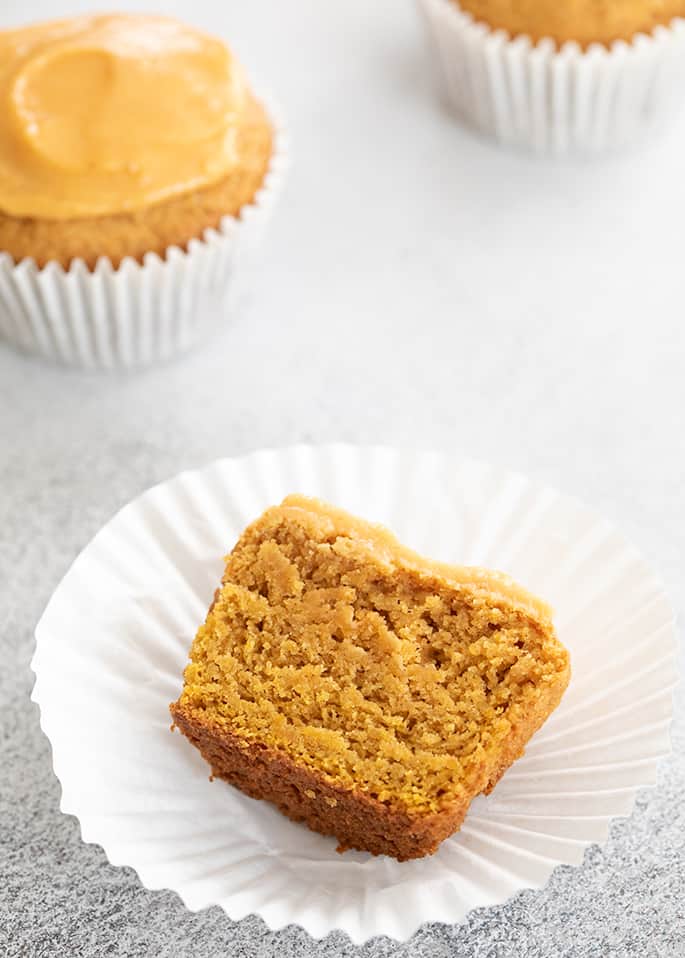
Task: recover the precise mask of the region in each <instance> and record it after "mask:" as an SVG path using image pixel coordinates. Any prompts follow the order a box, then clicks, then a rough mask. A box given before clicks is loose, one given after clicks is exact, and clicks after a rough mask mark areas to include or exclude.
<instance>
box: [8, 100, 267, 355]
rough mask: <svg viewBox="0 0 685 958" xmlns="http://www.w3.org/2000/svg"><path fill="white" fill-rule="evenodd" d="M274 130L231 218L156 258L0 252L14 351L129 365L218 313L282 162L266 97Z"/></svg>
mask: <svg viewBox="0 0 685 958" xmlns="http://www.w3.org/2000/svg"><path fill="white" fill-rule="evenodd" d="M269 113H270V116H271V118H272V122H273V123H274V126H275V130H276V135H275V141H274V149H273V155H272V158H271V163H270V166H269V169H268V171H267V175H266V177H265V180H264V183H263V185H262V187H261V188H260V189H259V191H258V192H257V194H256V195H255V197H254V199H253V200H252V202H251V203H250V204H248V205H247V206H245V207H243V209H242V210H241V211H240V217H239V218H237V217H234V216H226V217H224V219H223V220H222V221H221V223H220V225H219V227H218V228H217V229H207V230H205V231H204V233H203V235H202V237H201V238H197V239H192V240H191V241H190V242H189V244H188V248H187V250H183V249H180V248H179V247H177V246H172V247H170V248H169V249H168V250H167V251H166V254H165V256H164V258H162V257H161V256H159V255H157V253H147V254H146V255H145V256H144V258H143V262H142V263H139V262H138V261H137V260H134V259H131V258H129V257H126V258H125V259H124V260H122V262H121V264H120V265H119V266H118V268H116V269H115V268H114V267H113V266H112V263H111V262H110V261H109V259H106V258H102V259H100V260H98V262H97V264H96V266H95V269H93V270H90V269H89V268H88V266H87V265H86V264H85V262H84V261H83V260H79V259H77V260H74V261H72V263H71V264H70V266H69V269H67V270H65V269H64V268H63V267H62V266H61V265H60V264H59V263H56V262H53V263H48V264H47V265H46V266H44V267H43V268H42V269H41V268H39V267H38V266H37V265H36V263H35V262H34V261H33V260H32V259H25V260H22V261H21V262H20V263H15V262H14V260H13V259H12V257H11V256H9V255H8V254H7V253H0V338H3V339H5V340H6V341H7V342H9V343H11V344H12V345H14V346H16V347H17V348H19V349H21V350H22V351H24V352H28V353H34V354H38V355H40V356H42V357H44V358H46V359H50V360H55V361H57V362H61V363H63V364H68V365H72V366H81V367H84V368H129V367H136V366H145V365H150V364H153V363H155V362H160V361H164V360H168V359H171V358H173V357H174V356H177V355H179V354H181V353H183V352H185V351H187V350H188V349H190V348H192V346H194V345H195V344H197V343H198V342H200V341H201V340H202V339H203V338H205V337H206V336H207V335H208V334H209V333H210V332H211V330H212V329H213V328H214V327H216V326H217V325H219V323H221V322H222V321H225V320H226V318H227V317H228V315H229V314H230V310H231V308H232V306H233V304H234V303H235V301H236V299H237V297H239V295H240V294H241V293H242V291H243V290H244V289H245V285H246V280H248V279H249V275H250V273H251V267H252V265H253V264H254V252H255V250H256V248H257V246H258V244H259V240H260V238H261V235H262V230H263V228H264V225H265V223H266V221H267V220H268V217H269V215H270V213H271V210H272V207H273V202H274V198H275V196H276V195H277V193H278V191H279V188H280V186H281V183H282V179H283V174H284V170H285V166H286V143H285V132H284V127H283V124H282V123H281V121H280V120H279V117H278V112H277V111H275V110H274V109H273V108H272V107H271V106H269Z"/></svg>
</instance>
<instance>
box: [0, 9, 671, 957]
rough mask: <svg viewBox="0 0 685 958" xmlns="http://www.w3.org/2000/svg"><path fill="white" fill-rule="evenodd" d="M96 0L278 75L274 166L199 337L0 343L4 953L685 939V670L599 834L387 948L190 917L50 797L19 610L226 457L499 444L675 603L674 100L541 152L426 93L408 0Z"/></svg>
mask: <svg viewBox="0 0 685 958" xmlns="http://www.w3.org/2000/svg"><path fill="white" fill-rule="evenodd" d="M80 6H81V5H80V4H74V3H72V4H70V5H69V6H68V8H65V7H63V6H62V5H61V4H59V3H58V2H57V0H45V2H38V0H28V2H26V3H24V4H21V5H19V4H11V5H9V4H8V3H7V0H5V3H4V4H3V5H2V7H1V8H0V9H1V13H2V19H3V20H4V22H5V24H10V23H19V22H22V21H24V20H28V19H36V18H39V17H42V16H56V15H61V14H63V13H72V12H76V10H77V9H78V8H79V7H80ZM97 6H100V7H103V8H110V7H111V6H112V5H111V3H109V2H105V3H93V2H91V3H88V4H87V7H88V8H92V7H97ZM118 6H119V7H131V8H134V9H135V8H138V9H150V8H155V7H156V8H157V9H158V10H164V11H166V12H169V13H175V14H177V15H179V16H183V17H185V18H187V19H190V20H193V21H194V22H196V23H197V24H198V25H201V26H204V27H207V28H209V29H211V30H214V31H216V32H218V33H220V34H222V35H224V36H225V37H226V38H228V39H229V40H230V41H231V42H232V44H233V46H234V48H235V50H236V51H237V52H238V53H239V55H240V57H241V58H242V60H243V61H244V62H245V64H246V65H247V66H248V68H249V69H250V71H251V73H252V75H253V76H254V78H256V79H257V80H258V81H259V84H260V86H261V88H262V89H264V88H267V89H270V90H271V91H272V92H273V93H275V94H276V95H277V97H278V98H279V100H280V101H281V103H282V105H283V107H284V110H285V112H286V113H287V116H288V119H289V124H290V128H291V134H292V145H293V167H292V171H291V174H290V177H289V180H288V185H287V189H286V193H285V195H284V196H283V199H282V202H281V204H280V207H279V209H278V213H277V217H276V219H275V221H274V224H273V229H272V231H271V233H270V235H269V238H268V242H267V247H266V249H265V256H264V269H263V273H262V275H261V279H260V281H259V282H258V284H257V286H256V288H255V290H254V292H253V295H252V298H251V300H250V301H249V303H248V304H247V305H246V307H245V308H244V309H243V311H242V313H241V314H240V316H239V317H237V318H235V319H234V321H233V322H232V323H230V325H229V324H227V326H226V329H225V330H223V331H222V332H221V334H220V335H219V336H218V338H216V339H215V340H214V341H213V342H212V343H211V345H209V346H208V347H207V348H204V349H202V350H201V351H198V352H196V353H195V354H194V355H192V356H190V357H189V358H188V359H186V360H184V361H181V362H178V363H176V364H175V365H171V366H168V367H166V368H163V369H157V370H154V371H151V372H148V373H145V374H139V375H135V376H103V377H100V376H95V375H87V374H75V373H69V372H65V371H61V370H59V369H55V368H51V367H49V366H46V365H43V364H41V363H39V362H34V361H31V360H28V359H25V358H22V357H20V356H17V355H15V354H13V353H11V352H9V351H8V350H6V349H4V348H1V347H0V442H1V445H0V455H1V462H0V465H1V471H0V483H1V484H0V590H1V595H0V634H1V642H2V644H1V648H0V655H1V659H2V666H1V671H0V682H1V685H0V733H1V742H2V756H1V758H0V954H3V955H8V956H13V958H14V956H22V958H34V956H35V958H48V956H49V958H52V956H65V958H74V956H81V955H83V956H104V955H108V956H109V955H113V956H147V955H154V956H165V958H186V956H187V958H190V956H193V958H210V956H211V958H215V956H223V955H249V956H252V955H254V956H272V955H273V956H281V955H282V956H285V958H295V956H302V958H305V956H306V958H314V956H317V958H324V956H325V958H333V956H343V955H345V956H351V955H365V956H385V955H398V956H400V955H402V956H409V955H416V956H421V955H425V956H435V958H443V956H474V958H504V956H507V958H509V956H516V958H519V956H543V955H544V956H554V958H556V956H569V958H570V956H574V958H576V956H578V958H579V956H596V955H597V956H605V955H616V956H624V955H635V956H639V958H650V956H659V958H671V956H673V958H675V956H682V955H684V954H685V902H684V899H685V837H684V836H685V721H684V719H683V704H684V702H683V693H682V689H681V690H680V691H679V693H678V694H677V703H678V717H677V719H676V722H675V725H674V729H673V743H674V755H673V757H672V758H671V759H670V760H668V761H667V762H665V763H664V765H663V769H662V773H661V776H660V780H659V786H658V789H657V790H656V791H655V792H653V793H649V792H645V793H644V794H641V796H640V798H639V800H638V803H637V807H636V810H635V813H634V814H633V816H632V817H631V818H630V819H629V820H627V821H621V822H618V823H617V824H616V825H615V827H614V828H613V831H612V835H611V839H610V841H609V842H608V843H607V845H606V847H604V848H603V849H601V850H600V849H599V848H593V849H591V850H590V851H589V852H588V854H587V857H586V861H585V865H584V866H583V867H582V868H580V869H571V868H560V869H558V870H557V872H555V874H554V876H553V877H552V879H551V881H550V883H549V886H548V887H547V889H546V890H545V891H543V892H535V893H533V892H527V893H523V894H520V895H519V896H518V897H517V898H516V899H515V900H513V901H511V902H509V903H507V904H505V905H503V906H502V907H499V908H493V909H489V910H482V911H478V912H475V913H473V914H472V915H471V917H470V918H469V920H468V921H467V922H466V924H464V925H463V926H461V927H444V926H429V927H425V928H424V929H422V930H421V931H420V932H419V933H418V934H417V935H416V937H415V938H414V939H413V941H412V942H410V943H409V944H407V945H404V946H397V945H395V944H393V943H391V942H389V941H387V940H383V939H380V940H376V941H374V942H371V943H369V944H368V945H366V946H365V947H364V948H362V949H360V950H357V949H355V948H353V947H352V946H351V945H350V943H349V941H348V940H347V939H346V938H345V937H344V936H342V935H332V936H330V937H329V938H328V939H326V940H324V941H323V942H315V941H313V940H312V939H310V938H309V937H308V936H307V935H306V934H305V933H304V932H302V931H301V930H298V929H289V930H286V931H284V932H281V933H278V934H271V933H269V932H268V931H267V929H266V927H265V926H264V924H263V923H262V922H261V921H260V920H259V919H257V918H250V919H247V920H245V921H243V922H240V923H239V924H235V923H233V922H231V921H229V920H228V918H226V917H225V915H224V914H223V913H222V912H220V911H219V910H217V909H213V910H211V911H209V912H205V913H202V914H198V915H193V914H190V913H188V912H187V911H186V910H185V909H184V907H183V906H182V905H181V903H180V901H179V900H178V899H177V898H176V897H175V895H173V894H171V893H160V892H148V891H146V890H145V889H144V888H142V887H141V885H140V883H139V882H138V880H137V878H136V877H135V876H134V874H133V873H132V872H129V871H127V870H125V869H124V870H122V869H118V868H112V867H111V866H110V865H108V863H107V861H106V860H105V857H104V855H103V853H102V851H101V850H100V849H99V848H97V847H93V846H86V845H84V844H83V843H82V842H81V840H80V837H79V830H78V825H77V823H76V822H75V821H74V820H73V819H71V818H67V817H65V816H63V815H61V814H60V812H59V794H60V790H59V786H58V783H57V781H56V780H55V777H54V775H53V773H52V770H51V763H50V748H49V746H48V743H47V741H46V739H45V738H44V737H43V735H42V733H41V732H40V729H39V724H38V712H37V709H36V708H35V707H34V706H33V705H31V704H30V702H29V693H30V690H31V687H32V676H31V673H30V671H29V668H28V663H29V660H30V656H31V654H32V650H33V629H34V626H35V624H36V621H37V619H38V617H39V615H40V613H41V611H42V609H43V607H44V605H45V603H46V601H47V599H48V597H49V596H50V594H51V592H52V591H53V589H54V588H55V586H56V585H57V583H58V582H59V580H60V578H61V576H62V574H63V573H64V572H65V571H66V569H67V568H68V566H69V564H70V562H71V561H72V560H73V558H74V557H75V555H76V554H77V552H78V551H79V550H80V549H81V548H82V547H83V546H84V545H85V544H86V543H87V542H88V540H89V539H90V538H91V536H92V535H93V534H94V533H95V532H96V531H97V529H98V528H99V527H100V526H101V524H102V523H104V522H105V521H106V520H107V519H108V518H109V517H110V516H111V515H112V513H113V512H114V511H115V510H117V509H118V508H119V507H120V506H121V505H123V504H124V503H125V502H126V501H127V500H128V499H130V498H131V497H132V496H135V495H137V494H138V493H140V492H141V491H142V490H144V489H145V488H146V487H147V486H149V485H151V484H152V483H155V482H158V481H160V480H162V479H165V478H167V477H169V476H171V475H173V474H174V473H176V472H177V471H179V470H180V469H185V468H189V467H194V466H198V465H201V464H202V463H205V462H207V461H208V460H210V459H213V458H216V457H218V456H224V455H232V454H239V453H243V452H246V451H249V450H252V449H255V448H257V447H260V446H271V445H281V444H287V443H290V442H294V441H326V440H332V439H342V440H348V441H354V442H384V443H390V444H393V443H394V444H402V445H410V446H411V445H413V446H435V447H438V448H442V449H450V450H458V451H463V453H464V454H465V455H468V456H476V457H480V458H484V459H490V460H494V461H496V462H499V463H501V464H503V465H506V466H510V467H514V468H516V469H519V470H522V471H524V472H527V473H529V474H531V475H534V476H536V477H537V478H539V479H542V480H544V481H547V482H549V483H551V484H553V485H555V486H557V487H559V488H561V489H562V490H564V491H566V492H570V493H572V494H575V495H577V496H579V497H581V498H583V499H585V500H586V501H587V502H588V503H590V504H591V505H592V506H593V507H595V508H596V509H598V510H600V511H602V512H604V513H605V514H606V515H607V516H609V517H610V518H611V519H612V520H614V521H615V522H617V523H618V524H619V525H620V526H621V527H622V528H623V530H624V531H625V532H626V533H628V535H629V536H631V537H632V538H633V539H634V541H635V542H636V543H637V544H638V545H639V546H640V547H641V549H642V550H643V551H644V553H645V554H646V555H647V557H648V558H649V559H650V560H651V561H652V563H653V564H654V565H655V566H656V568H657V569H658V570H659V572H660V574H661V576H662V578H663V579H664V581H665V583H666V586H667V589H668V591H669V593H670V595H671V597H672V599H673V602H674V604H675V606H676V609H677V611H679V612H680V613H681V614H682V610H683V605H684V603H685V586H684V584H683V583H684V580H683V562H682V553H683V546H684V544H685V542H684V539H685V535H684V533H685V512H684V506H685V496H684V495H683V484H684V480H685V438H684V433H685V430H684V427H685V422H684V419H685V415H684V412H683V409H684V402H685V388H684V386H683V370H684V366H685V336H684V334H683V322H684V321H685V304H684V303H683V272H684V271H683V222H684V220H685V177H684V176H683V156H684V155H685V117H684V118H683V120H682V121H681V122H680V123H679V125H676V126H675V127H674V128H673V129H672V130H671V131H670V132H669V133H667V134H666V135H665V136H664V137H662V138H660V139H658V140H655V141H654V142H651V143H650V144H648V145H646V146H644V147H643V148H640V149H639V150H638V151H636V152H633V153H631V154H629V155H627V156H622V157H616V158H610V159H605V160H603V161H600V162H596V163H580V164H551V163H545V162H542V161H535V160H533V159H529V158H527V157H525V156H519V155H515V154H509V153H505V152H500V151H498V150H497V149H495V148H494V147H492V146H490V145H488V144H485V143H482V142H480V141H479V140H478V139H476V138H474V137H472V136H471V135H470V134H468V133H466V132H464V131H462V130H461V129H459V128H458V127H457V126H456V125H455V124H454V123H453V122H452V121H451V120H450V119H449V118H448V117H447V116H446V115H445V113H444V112H443V111H442V109H441V108H440V107H439V105H438V103H437V100H436V99H435V97H434V96H433V87H432V77H431V71H430V66H431V64H430V62H429V60H428V58H427V57H426V56H425V53H424V50H423V46H422V42H421V41H422V36H421V33H420V30H419V24H418V23H417V20H416V17H415V14H414V11H413V9H412V6H411V3H409V2H400V0H373V2H369V0H344V2H343V0H335V2H334V0H329V2H321V0H288V2H284V0H250V2H249V3H248V2H247V0H243V2H242V3H239V2H238V0H234V2H232V3H225V4H222V5H219V4H214V3H211V2H210V0H195V2H194V3H192V4H191V3H187V2H186V3H182V2H175V3H166V4H160V3H156V4H154V3H145V4H132V3H128V4H125V3H121V2H119V3H118ZM220 6H221V7H222V8H223V9H220ZM8 7H11V8H10V9H8ZM87 7H86V5H83V9H86V8H87ZM84 721H87V716H84Z"/></svg>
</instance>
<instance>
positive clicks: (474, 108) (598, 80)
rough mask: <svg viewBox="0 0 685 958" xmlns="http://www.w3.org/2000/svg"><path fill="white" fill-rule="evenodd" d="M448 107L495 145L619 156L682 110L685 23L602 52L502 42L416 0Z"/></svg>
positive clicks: (453, 9)
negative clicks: (616, 153)
mask: <svg viewBox="0 0 685 958" xmlns="http://www.w3.org/2000/svg"><path fill="white" fill-rule="evenodd" d="M417 3H418V5H419V8H420V10H421V11H422V13H423V14H424V20H425V23H426V26H427V32H428V36H429V40H430V42H431V43H432V45H433V48H434V49H435V51H436V60H437V62H438V69H439V72H440V74H441V77H442V86H443V89H444V93H445V96H446V99H447V102H448V104H449V106H450V107H451V109H452V110H453V111H454V113H455V114H456V115H457V116H458V117H459V118H461V119H462V120H463V121H464V122H465V123H467V124H468V125H469V126H472V127H474V128H475V129H477V130H478V131H480V132H481V133H483V134H485V135H487V136H490V137H493V138H494V139H496V140H499V141H500V142H502V143H507V144H510V145H513V146H518V147H523V148H526V149H531V150H534V151H537V152H548V153H555V154H565V153H574V152H578V153H593V152H599V151H604V150H611V149H618V148H620V147H622V146H625V145H627V144H629V143H632V142H634V141H636V140H638V139H639V137H640V136H641V134H643V133H644V132H645V130H646V129H648V128H649V127H650V126H658V125H662V124H663V123H664V122H665V120H666V119H667V118H668V117H669V116H671V115H672V114H673V113H674V112H675V111H676V110H677V109H678V108H680V107H681V106H682V104H683V101H684V100H685V20H683V19H679V18H677V19H675V20H673V22H672V23H671V24H670V26H669V27H657V28H656V29H655V30H654V32H653V33H652V34H650V35H649V36H647V35H644V34H638V35H636V37H635V38H634V40H633V41H632V42H631V43H625V42H623V41H617V42H616V43H614V44H612V46H611V47H610V48H608V47H605V46H603V45H601V44H593V45H591V46H590V47H589V48H588V49H587V50H585V51H584V50H582V49H581V48H580V47H579V46H578V44H575V43H566V44H564V45H563V46H562V47H561V48H560V49H558V48H557V46H556V45H555V43H554V42H553V41H552V40H541V41H540V42H539V43H537V44H534V43H532V42H531V40H530V38H528V37H526V36H520V37H517V38H515V39H510V38H509V37H508V35H507V34H506V33H505V32H504V31H502V30H491V29H490V28H489V27H488V26H486V25H485V24H483V23H479V22H475V21H474V19H473V17H472V16H471V15H470V14H468V13H465V12H464V11H463V10H462V9H461V8H460V7H459V5H458V4H457V3H455V2H453V0H417Z"/></svg>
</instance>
